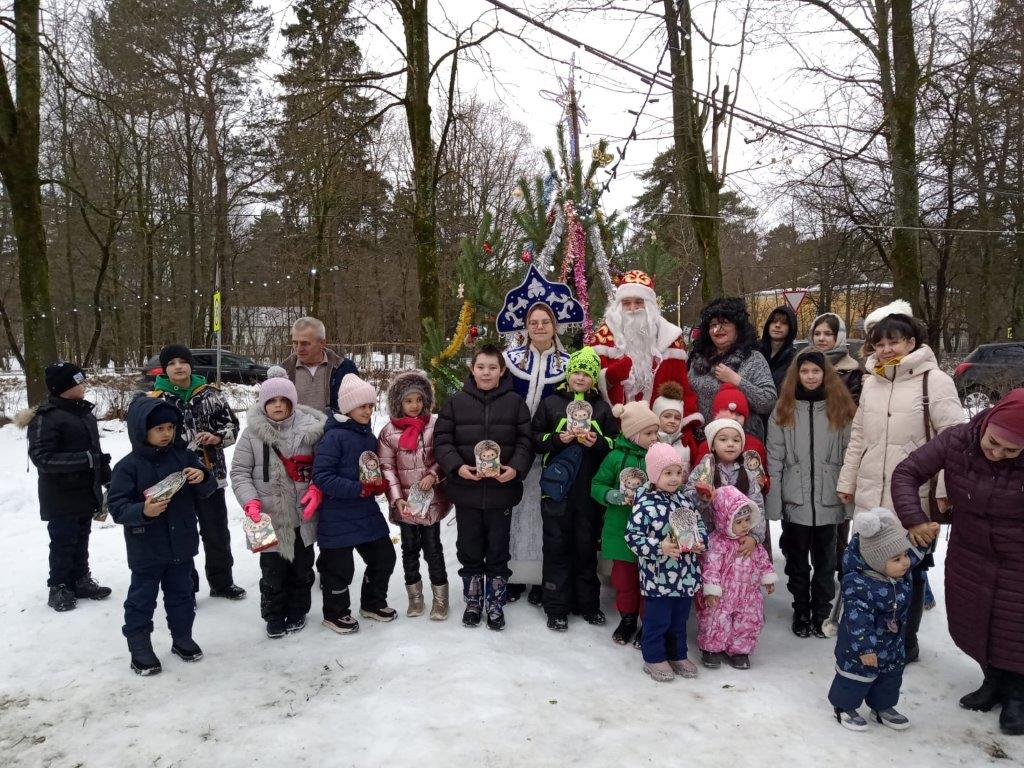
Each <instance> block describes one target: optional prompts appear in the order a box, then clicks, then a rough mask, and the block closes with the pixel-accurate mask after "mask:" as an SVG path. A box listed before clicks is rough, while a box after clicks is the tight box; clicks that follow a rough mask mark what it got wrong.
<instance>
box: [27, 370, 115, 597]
mask: <svg viewBox="0 0 1024 768" xmlns="http://www.w3.org/2000/svg"><path fill="white" fill-rule="evenodd" d="M45 377H46V388H47V390H49V392H50V397H49V399H47V400H46V401H45V402H44V403H42V404H40V405H39V406H38V407H36V408H33V409H30V410H25V411H22V412H21V413H19V414H18V415H17V417H16V419H15V423H16V424H17V425H18V426H20V427H27V428H28V455H29V458H30V459H32V463H33V464H35V465H36V469H37V470H38V471H39V516H40V517H41V518H42V519H43V520H44V521H45V522H46V530H47V532H48V533H49V535H50V578H49V579H48V581H47V586H48V587H49V588H50V596H49V599H48V600H47V604H48V605H49V606H50V607H51V608H53V610H55V611H57V612H63V611H70V610H71V609H72V608H74V607H75V606H76V605H77V604H78V600H79V599H89V600H103V599H104V598H107V597H110V587H102V586H100V585H99V584H97V583H96V581H95V580H94V579H93V578H92V575H91V574H90V573H89V533H90V531H91V528H92V520H93V516H94V515H96V514H98V513H99V512H100V511H101V510H102V509H103V486H105V485H106V484H107V483H109V482H110V455H109V454H106V453H103V451H102V450H101V449H100V435H99V429H98V428H97V424H96V417H95V416H94V415H93V412H92V410H93V404H92V403H90V402H89V401H88V400H86V399H85V371H83V370H82V369H81V368H79V367H78V366H77V365H74V364H73V363H65V362H57V363H54V364H53V365H50V366H47V368H46V372H45Z"/></svg>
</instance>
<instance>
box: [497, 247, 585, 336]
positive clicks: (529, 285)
mask: <svg viewBox="0 0 1024 768" xmlns="http://www.w3.org/2000/svg"><path fill="white" fill-rule="evenodd" d="M535 304H546V305H547V306H548V307H550V308H551V312H552V313H553V314H554V316H555V322H556V323H557V325H558V329H557V330H558V332H559V333H564V332H565V330H566V328H568V327H569V326H573V325H579V324H581V323H582V322H583V318H584V313H583V305H582V304H580V303H579V302H578V301H576V299H575V297H574V296H573V295H572V290H570V288H569V286H568V285H566V284H565V283H552V282H550V281H548V280H545V279H544V276H543V275H541V273H540V272H539V271H538V269H537V267H536V266H534V265H533V264H530V267H529V269H527V270H526V277H525V278H524V279H523V282H522V283H520V284H519V285H518V286H516V287H515V288H513V289H512V290H511V291H509V292H508V293H507V294H505V304H504V306H502V308H501V312H500V313H499V314H498V320H497V328H498V333H500V334H503V335H504V334H509V335H511V334H516V333H522V332H524V331H525V330H526V315H527V313H528V312H529V311H530V308H531V307H533V306H534V305H535Z"/></svg>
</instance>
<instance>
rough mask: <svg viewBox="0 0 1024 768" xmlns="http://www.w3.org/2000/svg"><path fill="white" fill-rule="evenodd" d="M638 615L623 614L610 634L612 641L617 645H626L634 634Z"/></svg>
mask: <svg viewBox="0 0 1024 768" xmlns="http://www.w3.org/2000/svg"><path fill="white" fill-rule="evenodd" d="M638 617H639V615H638V614H636V613H624V614H622V619H621V621H619V626H617V627H616V628H615V631H614V632H612V640H613V641H615V643H616V644H618V645H628V644H629V642H630V641H631V640H632V639H633V635H635V634H636V622H637V619H638Z"/></svg>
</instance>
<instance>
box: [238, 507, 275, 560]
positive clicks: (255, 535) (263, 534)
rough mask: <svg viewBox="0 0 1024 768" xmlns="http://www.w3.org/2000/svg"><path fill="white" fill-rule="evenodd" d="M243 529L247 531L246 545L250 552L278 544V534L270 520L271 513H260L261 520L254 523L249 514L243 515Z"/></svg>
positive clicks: (260, 550)
mask: <svg viewBox="0 0 1024 768" xmlns="http://www.w3.org/2000/svg"><path fill="white" fill-rule="evenodd" d="M242 530H244V531H245V546H247V547H248V548H249V551H250V552H262V551H263V550H265V549H270V548H271V547H276V546H277V534H276V533H274V525H273V523H271V522H270V515H268V514H267V513H266V512H261V513H260V520H259V522H258V523H254V522H253V521H252V519H251V518H250V517H249V516H248V515H243V516H242Z"/></svg>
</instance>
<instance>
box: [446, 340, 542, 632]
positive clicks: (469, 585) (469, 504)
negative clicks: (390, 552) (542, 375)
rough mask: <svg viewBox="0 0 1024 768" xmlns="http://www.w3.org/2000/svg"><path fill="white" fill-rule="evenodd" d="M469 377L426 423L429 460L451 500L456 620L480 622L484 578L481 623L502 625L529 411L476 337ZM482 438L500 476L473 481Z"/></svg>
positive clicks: (494, 352)
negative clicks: (459, 603)
mask: <svg viewBox="0 0 1024 768" xmlns="http://www.w3.org/2000/svg"><path fill="white" fill-rule="evenodd" d="M470 373H471V376H470V377H469V378H467V379H466V383H465V384H464V385H463V387H462V391H461V392H456V393H455V394H454V395H452V396H451V397H450V398H448V401H447V402H446V403H445V404H444V407H442V408H441V413H440V414H439V415H438V417H437V426H436V427H435V428H434V457H435V458H436V459H437V463H438V464H439V465H440V467H441V469H442V470H443V471H444V473H445V477H446V478H447V481H448V485H447V490H446V493H447V494H448V498H449V500H451V501H452V502H453V503H454V504H455V519H456V521H457V522H458V530H459V533H458V538H457V539H456V541H455V548H456V552H457V555H458V558H459V562H460V563H461V564H462V568H460V569H459V575H460V576H462V585H463V594H464V596H465V599H466V611H465V613H464V614H463V616H462V623H463V624H465V625H466V626H467V627H475V626H478V625H479V624H480V618H481V614H482V613H483V607H484V606H483V603H484V578H485V577H486V579H487V591H488V600H487V626H488V627H489V628H490V629H495V630H500V629H504V627H505V614H504V606H505V600H506V595H507V587H508V578H509V576H511V575H512V571H511V570H509V567H508V561H509V558H510V554H509V534H510V529H511V525H512V507H514V506H515V505H516V504H518V503H519V500H520V499H521V498H522V496H523V478H524V477H526V473H527V472H529V471H530V465H531V464H532V463H533V439H532V435H531V430H530V409H529V408H527V406H526V401H525V400H523V398H521V397H520V396H519V395H517V394H516V393H515V390H514V389H513V388H512V376H511V374H509V373H508V371H507V370H506V369H505V359H504V357H502V354H501V349H500V348H499V347H498V346H497V345H496V344H494V343H492V342H486V341H485V342H481V343H480V344H478V345H477V348H476V350H475V351H474V352H473V361H472V365H471V368H470ZM482 440H493V441H494V442H495V443H497V444H498V446H499V447H500V465H501V469H500V474H498V476H497V477H487V478H481V477H479V476H478V474H477V470H476V456H475V454H474V448H475V447H476V445H477V444H478V443H479V442H481V441H482Z"/></svg>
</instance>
